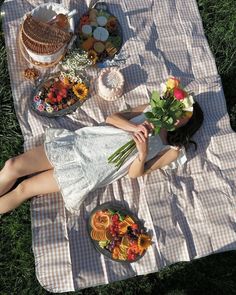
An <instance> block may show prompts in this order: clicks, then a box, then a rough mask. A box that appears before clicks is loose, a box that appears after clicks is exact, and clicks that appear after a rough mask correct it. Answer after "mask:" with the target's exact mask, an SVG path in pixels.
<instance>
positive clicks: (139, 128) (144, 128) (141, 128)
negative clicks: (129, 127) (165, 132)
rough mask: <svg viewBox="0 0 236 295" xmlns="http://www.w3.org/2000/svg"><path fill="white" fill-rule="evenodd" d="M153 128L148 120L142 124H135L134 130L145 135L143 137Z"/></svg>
mask: <svg viewBox="0 0 236 295" xmlns="http://www.w3.org/2000/svg"><path fill="white" fill-rule="evenodd" d="M153 129H154V126H153V124H152V123H149V122H148V121H145V122H143V123H142V124H139V125H136V127H135V131H134V132H135V133H137V132H142V133H143V134H144V135H145V137H148V134H149V133H151V132H152V130H153Z"/></svg>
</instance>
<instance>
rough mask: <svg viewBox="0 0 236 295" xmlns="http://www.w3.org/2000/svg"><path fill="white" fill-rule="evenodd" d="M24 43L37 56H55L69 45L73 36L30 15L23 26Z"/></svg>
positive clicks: (22, 36)
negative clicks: (54, 54)
mask: <svg viewBox="0 0 236 295" xmlns="http://www.w3.org/2000/svg"><path fill="white" fill-rule="evenodd" d="M21 38H22V42H23V44H24V45H25V47H26V48H27V49H29V50H30V51H32V52H34V53H36V54H53V53H55V52H57V51H58V50H60V49H61V48H62V47H63V46H64V45H65V44H67V43H68V42H69V40H70V38H71V34H70V33H67V32H65V31H63V30H60V29H58V28H56V27H54V26H51V25H48V24H47V23H43V22H41V21H38V20H36V19H34V18H33V17H32V16H31V15H28V16H27V17H26V19H25V20H24V22H23V24H22V32H21Z"/></svg>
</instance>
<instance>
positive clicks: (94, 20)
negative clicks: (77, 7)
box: [78, 3, 122, 64]
mask: <svg viewBox="0 0 236 295" xmlns="http://www.w3.org/2000/svg"><path fill="white" fill-rule="evenodd" d="M121 45H122V33H121V27H120V24H119V21H118V19H117V18H116V17H115V16H114V15H112V14H111V13H110V12H109V11H108V8H107V6H106V4H105V3H97V4H96V5H95V7H94V8H91V9H89V10H88V11H87V12H86V13H85V14H84V15H82V17H81V18H80V21H79V27H78V46H79V47H80V48H81V49H83V50H85V51H86V52H87V53H88V57H89V58H90V59H91V60H92V62H93V64H95V63H97V62H101V61H103V60H105V59H111V58H113V57H114V56H115V54H116V53H117V52H118V51H119V50H120V48H121Z"/></svg>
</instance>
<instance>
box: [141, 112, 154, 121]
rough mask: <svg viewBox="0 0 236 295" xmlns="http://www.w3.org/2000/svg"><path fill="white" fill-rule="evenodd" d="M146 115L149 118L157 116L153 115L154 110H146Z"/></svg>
mask: <svg viewBox="0 0 236 295" xmlns="http://www.w3.org/2000/svg"><path fill="white" fill-rule="evenodd" d="M144 115H145V117H146V118H147V119H152V118H155V116H154V115H153V113H152V112H146V113H145V114H144Z"/></svg>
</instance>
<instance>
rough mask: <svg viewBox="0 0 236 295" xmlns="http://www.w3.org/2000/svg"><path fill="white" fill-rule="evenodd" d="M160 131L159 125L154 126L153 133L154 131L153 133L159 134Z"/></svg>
mask: <svg viewBox="0 0 236 295" xmlns="http://www.w3.org/2000/svg"><path fill="white" fill-rule="evenodd" d="M160 131H161V127H155V128H154V133H155V135H157V134H159V133H160Z"/></svg>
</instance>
